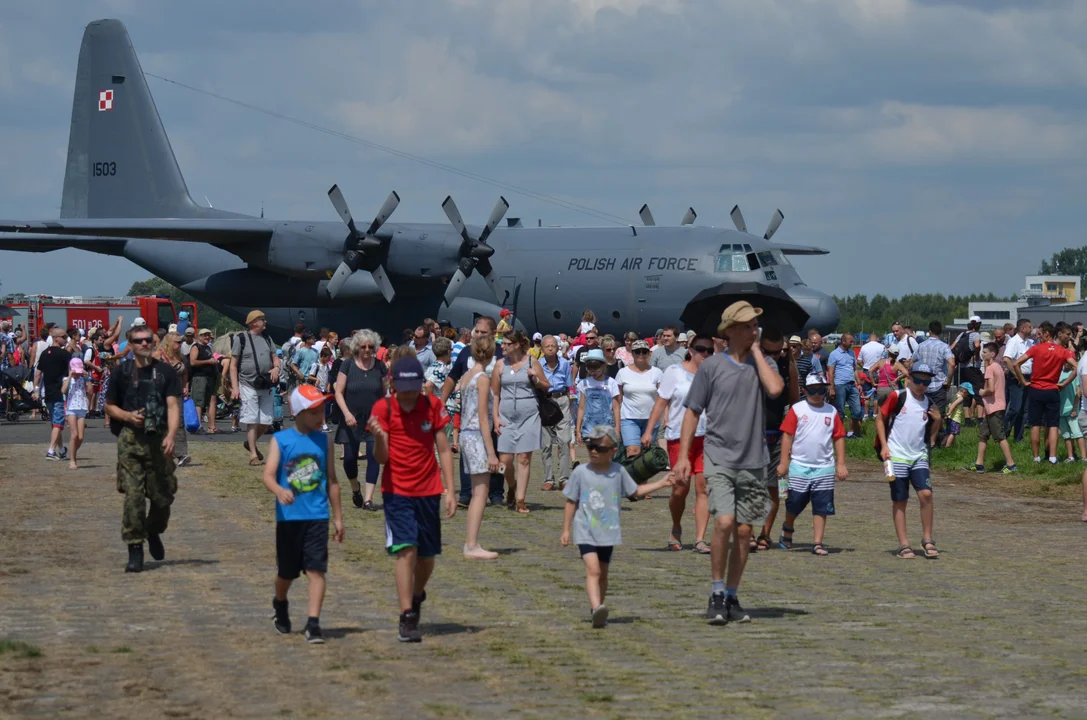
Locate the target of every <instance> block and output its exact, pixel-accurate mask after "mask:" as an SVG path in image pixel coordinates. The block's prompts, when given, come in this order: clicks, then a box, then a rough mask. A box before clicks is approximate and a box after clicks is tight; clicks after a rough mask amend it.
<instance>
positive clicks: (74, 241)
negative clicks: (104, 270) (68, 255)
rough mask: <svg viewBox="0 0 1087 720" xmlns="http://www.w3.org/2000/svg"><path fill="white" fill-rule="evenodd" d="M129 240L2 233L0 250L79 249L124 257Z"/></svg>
mask: <svg viewBox="0 0 1087 720" xmlns="http://www.w3.org/2000/svg"><path fill="white" fill-rule="evenodd" d="M126 242H128V239H127V238H117V237H101V236H93V235H92V236H77V235H51V234H48V233H13V232H4V231H0V250H15V251H17V252H38V253H45V252H52V251H53V250H61V249H63V248H77V249H80V250H88V251H90V252H95V253H99V254H102V255H124V251H125V243H126Z"/></svg>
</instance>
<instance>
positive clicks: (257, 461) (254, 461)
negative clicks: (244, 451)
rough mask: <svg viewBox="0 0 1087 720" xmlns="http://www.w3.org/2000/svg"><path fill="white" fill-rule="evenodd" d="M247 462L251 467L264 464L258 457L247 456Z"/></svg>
mask: <svg viewBox="0 0 1087 720" xmlns="http://www.w3.org/2000/svg"><path fill="white" fill-rule="evenodd" d="M249 464H250V465H252V466H253V467H259V466H261V465H263V464H264V461H263V460H261V459H260V458H249Z"/></svg>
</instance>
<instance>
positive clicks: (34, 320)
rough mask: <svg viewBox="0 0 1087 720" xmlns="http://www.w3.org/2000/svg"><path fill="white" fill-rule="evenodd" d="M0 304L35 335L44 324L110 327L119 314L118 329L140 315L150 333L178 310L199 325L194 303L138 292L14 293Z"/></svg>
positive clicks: (84, 328)
mask: <svg viewBox="0 0 1087 720" xmlns="http://www.w3.org/2000/svg"><path fill="white" fill-rule="evenodd" d="M2 304H4V305H8V306H10V307H11V308H12V309H13V310H14V311H15V312H16V313H17V315H16V316H15V317H14V318H13V320H14V325H22V326H23V327H25V328H27V329H28V331H29V334H30V336H31V337H38V336H39V335H40V334H41V331H42V329H43V328H44V327H45V325H46V323H56V325H57V327H60V328H64V329H65V330H67V329H68V328H72V327H75V328H79V329H80V330H82V331H83V332H84V333H88V332H90V331H91V330H92V329H93V328H96V327H104V328H110V327H112V326H113V323H114V322H116V321H117V318H118V317H121V318H123V320H122V321H121V322H122V324H121V329H122V330H127V329H128V327H129V326H130V325H131V324H132V321H133V320H135V319H136V318H137V317H142V318H143V319H144V320H146V321H147V326H148V327H149V328H151V330H152V331H153V332H157V331H158V329H159V328H168V327H169V326H170V325H171V324H173V323H176V322H177V316H178V313H179V312H182V311H185V312H188V313H189V322H190V323H191V324H192V325H193V327H199V323H198V319H197V315H196V304H195V303H191V302H185V303H181V304H180V307H175V305H174V303H173V302H172V301H171V300H170V298H168V297H166V296H165V295H141V296H137V297H62V296H59V295H16V296H12V297H8V298H5V299H4V300H3V301H2Z"/></svg>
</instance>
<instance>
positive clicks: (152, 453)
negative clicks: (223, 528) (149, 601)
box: [106, 326, 181, 572]
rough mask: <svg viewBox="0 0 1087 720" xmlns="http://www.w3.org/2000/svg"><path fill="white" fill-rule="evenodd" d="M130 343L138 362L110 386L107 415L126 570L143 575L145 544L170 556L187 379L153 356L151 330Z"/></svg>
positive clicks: (135, 332) (137, 330)
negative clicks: (177, 439) (167, 535)
mask: <svg viewBox="0 0 1087 720" xmlns="http://www.w3.org/2000/svg"><path fill="white" fill-rule="evenodd" d="M128 345H129V347H131V348H132V350H133V359H131V360H126V361H125V362H124V363H122V364H121V365H120V366H119V367H118V369H117V371H116V372H115V377H114V378H113V379H112V381H111V382H110V386H109V390H108V391H107V393H106V415H107V416H109V418H110V430H112V431H113V434H114V435H116V436H117V491H118V492H121V493H124V495H125V505H124V514H123V516H122V520H121V539H122V540H124V541H125V543H127V544H128V565H126V566H125V572H141V571H142V570H143V542H144V540H146V541H147V547H148V549H149V550H150V551H151V557H152V558H154V559H155V560H162V559H163V558H164V557H165V556H166V549H165V548H164V547H163V545H162V539H161V538H160V537H159V536H160V535H161V534H162V533H164V532H165V531H166V526H167V524H168V523H169V521H170V505H171V504H172V503H173V501H174V495H175V494H176V493H177V478H176V477H174V460H173V452H174V434H175V433H176V432H177V428H178V425H179V424H180V421H181V410H180V408H181V400H180V398H181V380H180V378H178V376H177V373H176V372H174V370H173V368H171V367H170V366H169V364H167V363H164V362H160V361H158V360H155V359H154V358H153V357H152V356H151V353H152V352H153V350H154V336H153V335H152V333H151V330H150V329H149V328H148V327H147V326H138V327H134V328H132V329H131V330H129V333H128ZM148 500H150V501H151V511H150V512H148V511H147V501H148Z"/></svg>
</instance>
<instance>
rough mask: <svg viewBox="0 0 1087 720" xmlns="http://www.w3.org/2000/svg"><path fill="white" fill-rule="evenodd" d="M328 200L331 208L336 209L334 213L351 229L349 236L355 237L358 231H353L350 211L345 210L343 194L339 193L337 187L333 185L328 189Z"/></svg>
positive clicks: (353, 224)
mask: <svg viewBox="0 0 1087 720" xmlns="http://www.w3.org/2000/svg"><path fill="white" fill-rule="evenodd" d="M328 199H329V200H331V201H332V207H334V208H336V212H337V213H339V214H340V217H341V218H343V221H344V222H345V223H347V227H348V228H350V229H351V234H352V235H357V234H358V230H356V229H355V220H354V218H352V217H351V211H350V210H348V209H347V201H346V200H344V199H343V193H342V192H340V186H339V185H333V186H332V187H331V188H330V189H329V191H328Z"/></svg>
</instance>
